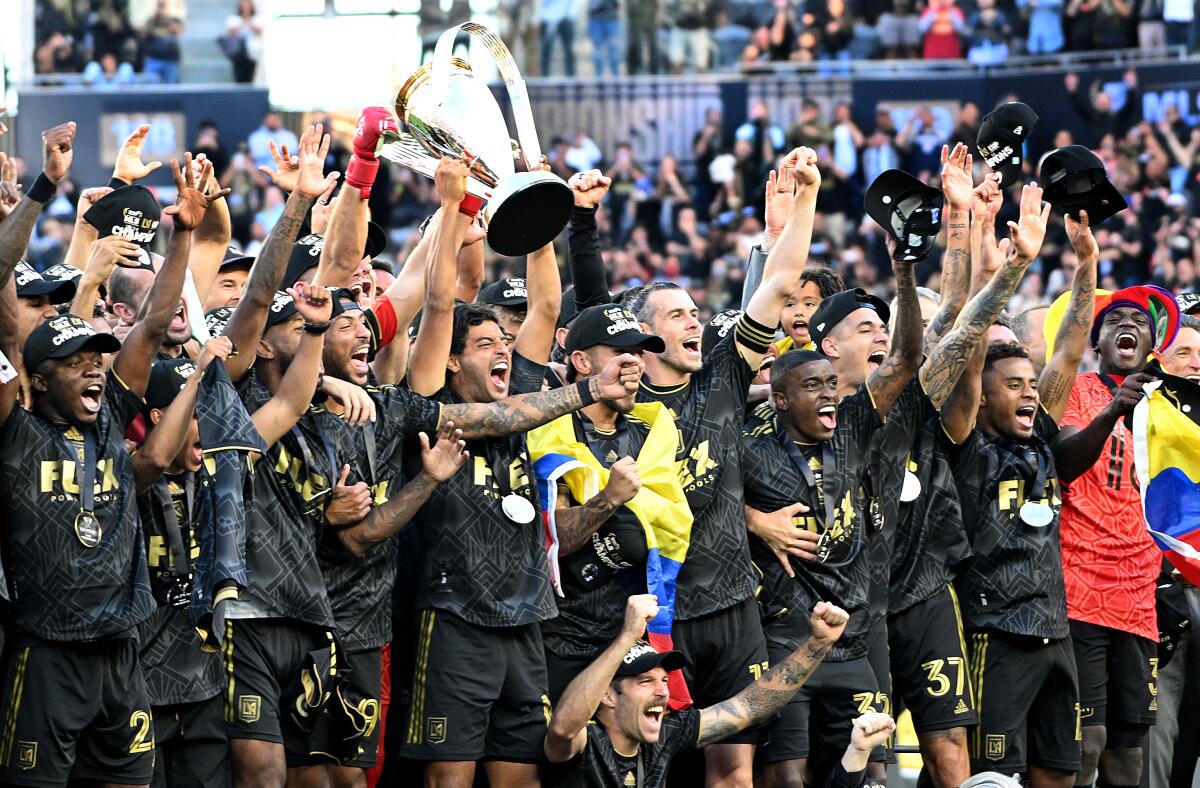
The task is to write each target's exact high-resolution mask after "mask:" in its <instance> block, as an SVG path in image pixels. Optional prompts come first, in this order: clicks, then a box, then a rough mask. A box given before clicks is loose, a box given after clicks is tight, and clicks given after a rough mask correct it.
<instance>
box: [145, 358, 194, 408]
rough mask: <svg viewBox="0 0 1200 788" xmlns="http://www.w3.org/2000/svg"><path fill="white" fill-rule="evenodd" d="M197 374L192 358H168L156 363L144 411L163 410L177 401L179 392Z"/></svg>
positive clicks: (152, 366)
mask: <svg viewBox="0 0 1200 788" xmlns="http://www.w3.org/2000/svg"><path fill="white" fill-rule="evenodd" d="M195 374H196V362H195V361H192V360H191V359H190V358H167V359H159V360H158V361H155V362H154V364H153V365H151V367H150V379H149V380H148V381H147V382H146V404H145V406H144V408H143V409H144V410H147V411H148V410H150V409H151V408H158V409H160V410H161V409H163V408H165V407H167V406H168V405H170V404H171V403H172V402H174V401H175V397H176V395H177V394H179V390H180V389H182V388H183V387H184V385H185V384H186V383H187V382H188V379H189V378H190V377H191V376H192V375H195Z"/></svg>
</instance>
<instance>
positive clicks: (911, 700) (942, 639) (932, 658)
mask: <svg viewBox="0 0 1200 788" xmlns="http://www.w3.org/2000/svg"><path fill="white" fill-rule="evenodd" d="M888 643H889V645H890V648H891V655H892V691H893V692H894V697H895V698H896V699H897V702H899V701H901V700H902V701H903V702H904V705H905V707H906V708H907V709H908V710H909V711H910V712H912V718H913V727H915V728H916V730H917V733H925V732H928V731H944V730H948V729H950V728H960V727H962V728H970V727H971V726H973V725H974V724H975V723H976V722H977V721H978V718H977V717H976V715H975V696H974V693H973V692H972V691H971V676H970V670H969V669H968V667H967V646H966V643H965V642H964V638H963V628H962V615H961V614H960V613H959V609H958V599H957V597H955V595H954V590H953V589H951V588H950V587H949V586H947V587H946V588H945V589H944V590H943V591H941V592H940V593H938V594H935V595H934V596H932V597H930V598H929V599H926V600H925V601H923V602H918V603H917V604H915V605H913V606H912V607H910V608H909V609H908V610H905V611H903V612H901V613H897V614H896V615H894V616H892V617H891V618H889V619H888Z"/></svg>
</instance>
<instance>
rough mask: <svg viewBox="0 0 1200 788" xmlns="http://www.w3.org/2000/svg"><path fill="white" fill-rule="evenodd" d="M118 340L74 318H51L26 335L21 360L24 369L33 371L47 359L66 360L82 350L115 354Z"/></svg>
mask: <svg viewBox="0 0 1200 788" xmlns="http://www.w3.org/2000/svg"><path fill="white" fill-rule="evenodd" d="M120 349H121V341H120V340H119V339H117V338H116V337H114V336H113V335H112V334H101V333H100V332H99V331H97V330H96V329H94V328H92V324H91V323H89V322H87V321H86V320H84V319H83V318H81V317H78V316H76V315H61V316H59V317H52V318H50V319H49V320H47V321H46V322H45V323H42V324H41V325H40V326H38V327H37V328H35V329H33V331H32V332H31V333H30V334H29V338H28V339H26V340H25V350H24V352H23V353H22V354H21V357H22V358H23V359H24V361H25V369H27V370H29V371H30V372H32V371H33V370H35V369H37V367H38V365H39V364H41V363H42V362H43V361H45V360H46V359H48V358H53V359H59V358H66V357H67V356H70V355H72V354H75V353H80V352H83V351H85V350H90V351H96V352H99V353H116V352H117V351H118V350H120Z"/></svg>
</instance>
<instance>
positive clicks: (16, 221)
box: [0, 121, 75, 282]
mask: <svg viewBox="0 0 1200 788" xmlns="http://www.w3.org/2000/svg"><path fill="white" fill-rule="evenodd" d="M74 142H75V122H74V121H71V122H70V123H63V124H62V125H60V126H55V127H54V128H52V129H47V130H46V131H43V132H42V174H41V175H39V176H38V178H37V180H36V181H34V183H33V185H32V186H30V187H29V189H27V190H26V192H25V196H24V197H23V198H22V199H21V201H20V202H19V203H17V207H15V208H13V209H12V211H11V212H10V213H9V214H8V216H7V218H5V220H4V221H3V222H2V223H0V282H4V281H6V280H7V279H8V277H9V276H11V275H12V272H13V269H15V268H16V267H17V263H19V262H21V258H22V257H24V256H25V248H26V247H27V246H29V237H30V235H32V234H33V227H34V225H35V224H37V218H38V215H39V214H40V213H41V212H42V208H44V207H46V203H48V202H50V200H52V199H53V198H54V192H55V189H56V187H57V184H58V182H59V181H61V180H62V179H63V178H65V177H67V173H68V172H69V171H70V169H71V159H72V157H73V156H74V152H73V150H72V146H73V145H74Z"/></svg>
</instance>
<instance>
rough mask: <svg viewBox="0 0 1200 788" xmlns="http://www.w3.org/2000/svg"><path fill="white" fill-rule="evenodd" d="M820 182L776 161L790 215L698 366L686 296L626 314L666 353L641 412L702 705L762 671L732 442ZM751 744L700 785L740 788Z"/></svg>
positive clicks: (737, 743) (810, 167)
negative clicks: (681, 536)
mask: <svg viewBox="0 0 1200 788" xmlns="http://www.w3.org/2000/svg"><path fill="white" fill-rule="evenodd" d="M820 182H821V175H820V172H819V171H818V169H817V166H816V152H815V151H813V150H811V149H809V148H797V149H796V150H794V151H792V152H791V153H789V154H788V155H787V156H786V157H784V159H783V162H782V165H781V168H780V171H779V173H778V176H777V178H776V180H775V184H776V189H778V190H779V191H782V192H784V193H785V194H786V193H788V192H791V193H792V195H793V199H792V212H791V214H790V216H789V217H788V219H787V223H786V225H785V229H784V231H783V234H782V236H781V237H780V239H779V242H778V243H777V244H776V246H775V248H774V249H773V250H772V252H771V255H770V257H769V258H768V260H767V266H766V270H765V271H764V274H763V284H762V285H761V286H760V287H759V288H758V289H757V290H756V291H755V293H754V296H753V298H751V300H750V304H749V305H748V307H747V309H746V311H745V313H744V314H743V315H742V317H741V319H740V320H739V321H738V322H737V324H736V325H735V326H734V328H733V330H732V331H730V332H729V334H728V335H727V336H726V338H725V339H724V340H723V341H722V342H721V343H719V344H718V345H717V347H716V348H714V349H713V351H712V353H711V355H710V356H709V357H708V361H707V363H703V362H702V355H701V336H702V333H703V325H702V324H701V323H700V321H699V319H698V317H697V316H698V314H699V309H698V308H697V307H696V304H695V302H694V301H693V300H692V298H691V296H689V295H688V293H687V291H686V290H683V289H682V288H680V287H679V286H678V285H675V284H672V283H669V282H655V283H653V284H651V285H647V286H646V287H644V288H643V289H642V290H641V291H640V292H639V293H638V294H637V295H636V296H635V297H634V298H633V299H632V301H631V302H630V303H629V304H627V306H628V307H629V310H630V311H631V312H633V313H634V314H635V315H637V318H638V320H639V321H640V322H641V323H642V324H643V330H644V331H646V333H649V334H654V335H656V336H658V337H661V338H662V340H663V342H664V343H665V346H666V348H665V350H664V351H663V352H662V353H655V354H650V355H647V356H646V379H645V380H643V381H642V386H641V391H640V392H639V395H638V400H639V401H641V402H661V403H662V404H663V405H665V406H666V407H667V408H668V409H669V410H670V411H671V413H672V414H673V415H674V417H675V422H676V424H677V425H678V427H679V430H680V434H681V442H680V446H679V455H678V460H679V464H680V480H681V482H682V483H683V488H684V492H685V493H686V494H687V499H688V505H689V506H690V507H691V510H692V515H693V517H694V518H695V521H694V523H693V525H692V532H691V542H690V546H689V548H688V555H687V560H686V561H685V562H684V565H683V568H682V570H681V571H680V575H679V579H678V585H677V593H678V597H677V599H676V604H675V623H674V629H673V638H674V641H675V643H676V645H678V646H679V648H680V649H681V650H683V651H684V652H685V653H687V654H688V655H689V659H690V662H689V664H688V666H687V668H686V669H685V671H684V675H685V677H686V679H687V682H688V685H689V688H690V690H691V693H692V697H693V698H694V699H695V701H696V703H697V704H699V705H709V704H712V703H716V702H719V701H720V700H722V699H724V698H728V697H729V696H730V695H732V694H734V693H736V692H737V691H738V690H740V689H741V688H743V687H745V686H746V685H747V684H749V683H750V682H751V681H753V680H754V679H755V678H757V677H758V676H761V675H762V673H763V671H764V670H766V668H767V665H768V655H767V644H766V642H765V640H764V638H763V635H762V624H761V622H760V621H759V616H758V610H757V605H756V604H755V602H754V589H755V586H756V581H755V576H754V571H753V568H752V567H751V563H750V550H749V544H748V542H747V535H746V527H745V515H744V510H743V495H742V468H741V452H740V451H739V450H738V441H739V439H740V435H741V425H742V420H743V414H744V413H745V407H746V397H747V394H748V390H749V387H750V381H751V379H752V378H753V377H754V375H755V374H756V373H757V371H758V368H759V365H760V364H761V363H762V360H763V357H764V356H765V355H766V353H767V349H768V347H769V345H770V343H771V340H772V338H773V337H774V333H775V326H777V325H778V324H779V314H780V311H781V310H782V308H783V304H784V302H785V301H786V299H787V297H788V295H789V294H791V293H792V292H793V291H794V290H795V287H796V281H797V280H798V279H799V277H800V272H801V271H802V270H803V269H804V263H805V261H806V260H807V258H808V245H809V242H810V241H811V239H812V222H813V217H814V215H815V212H816V198H817V191H818V190H819V188H820ZM757 739H758V733H757V732H756V731H753V730H749V731H742V732H740V733H738V734H735V735H734V736H732V737H730V738H729V739H728V740H725V741H724V742H723V743H721V744H718V745H716V746H715V747H710V748H707V749H706V750H705V753H704V756H705V763H706V774H707V778H706V779H707V781H708V784H709V785H727V786H749V785H750V784H751V781H752V778H753V774H752V772H753V759H754V743H755V742H756V741H757Z"/></svg>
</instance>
